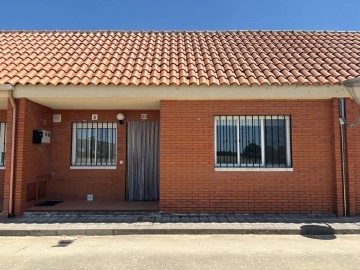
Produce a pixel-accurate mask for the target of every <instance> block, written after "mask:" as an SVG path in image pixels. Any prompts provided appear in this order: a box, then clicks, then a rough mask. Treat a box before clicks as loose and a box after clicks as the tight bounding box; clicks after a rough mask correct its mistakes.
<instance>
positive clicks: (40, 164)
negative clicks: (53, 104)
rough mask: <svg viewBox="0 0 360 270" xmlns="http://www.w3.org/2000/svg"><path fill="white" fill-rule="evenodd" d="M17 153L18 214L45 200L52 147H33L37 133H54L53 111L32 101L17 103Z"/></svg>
mask: <svg viewBox="0 0 360 270" xmlns="http://www.w3.org/2000/svg"><path fill="white" fill-rule="evenodd" d="M17 104H18V112H17V125H16V129H17V130H16V150H15V154H16V156H15V177H16V180H15V214H16V215H17V216H18V215H21V214H22V213H23V211H24V210H25V209H26V208H28V207H30V206H32V205H35V204H37V203H38V202H40V201H41V200H44V199H45V198H46V194H44V187H46V182H47V181H48V180H49V177H50V156H51V145H50V144H33V143H32V139H33V130H34V129H36V130H48V131H52V125H53V124H52V114H53V111H52V109H50V108H48V107H45V106H42V105H40V104H37V103H34V102H32V101H29V100H27V99H25V98H21V99H20V100H17Z"/></svg>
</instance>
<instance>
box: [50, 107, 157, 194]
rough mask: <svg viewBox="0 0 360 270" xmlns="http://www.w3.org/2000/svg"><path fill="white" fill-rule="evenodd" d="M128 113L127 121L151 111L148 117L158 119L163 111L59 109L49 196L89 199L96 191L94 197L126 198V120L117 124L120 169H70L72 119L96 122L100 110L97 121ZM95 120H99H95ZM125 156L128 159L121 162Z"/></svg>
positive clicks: (138, 118)
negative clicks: (59, 118)
mask: <svg viewBox="0 0 360 270" xmlns="http://www.w3.org/2000/svg"><path fill="white" fill-rule="evenodd" d="M119 112H122V113H124V114H125V117H126V119H125V122H126V121H146V120H141V114H142V113H147V114H148V119H147V121H158V120H159V117H160V112H159V111H124V110H120V109H119V110H116V111H100V110H88V111H87V110H85V111H84V110H81V111H77V110H57V111H54V113H56V114H61V118H62V120H61V123H54V129H53V134H52V144H51V145H52V157H51V172H52V177H51V180H50V181H49V182H48V187H47V195H48V199H57V200H86V195H87V194H93V195H94V200H125V184H126V183H125V177H126V175H125V172H126V124H124V125H118V126H117V127H118V128H117V136H118V140H117V164H118V165H117V168H116V169H70V163H71V127H72V122H81V121H86V122H92V121H91V115H92V114H98V121H97V122H118V121H117V120H116V115H117V113H119ZM94 122H95V121H94ZM120 160H122V161H123V162H124V163H123V164H122V165H120V164H119V161H120Z"/></svg>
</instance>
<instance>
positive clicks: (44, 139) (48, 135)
mask: <svg viewBox="0 0 360 270" xmlns="http://www.w3.org/2000/svg"><path fill="white" fill-rule="evenodd" d="M42 133H43V135H42V138H41V143H50V138H51V132H50V131H47V130H42Z"/></svg>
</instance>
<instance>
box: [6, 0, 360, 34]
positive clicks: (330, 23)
mask: <svg viewBox="0 0 360 270" xmlns="http://www.w3.org/2000/svg"><path fill="white" fill-rule="evenodd" d="M0 7H1V16H0V29H2V30H64V29H68V30H98V29H101V30H108V29H112V30H360V0H297V1H294V0H272V1H271V0H246V1H245V0H217V1H215V0H167V1H166V0H148V1H145V0H117V1H116V0H87V1H85V0H0Z"/></svg>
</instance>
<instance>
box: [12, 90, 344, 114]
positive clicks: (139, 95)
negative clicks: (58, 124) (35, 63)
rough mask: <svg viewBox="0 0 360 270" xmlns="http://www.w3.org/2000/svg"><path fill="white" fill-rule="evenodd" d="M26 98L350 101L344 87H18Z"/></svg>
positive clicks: (93, 102)
mask: <svg viewBox="0 0 360 270" xmlns="http://www.w3.org/2000/svg"><path fill="white" fill-rule="evenodd" d="M14 97H15V98H21V97H25V98H28V99H30V100H32V101H34V102H37V103H40V104H43V105H45V106H48V107H51V108H54V109H119V108H122V109H129V110H130V109H133V110H134V109H149V110H150V109H152V110H154V109H159V108H160V100H237V99H238V100H243V99H331V98H333V97H338V98H339V97H349V94H348V92H347V91H346V89H345V87H343V86H342V85H332V86H331V85H323V86H164V85H160V86H156V85H151V86H133V85H130V86H123V85H121V86H114V85H108V86H105V85H98V86H95V85H87V86H84V85H66V86H65V85H58V86H54V85H16V86H15V90H14Z"/></svg>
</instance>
